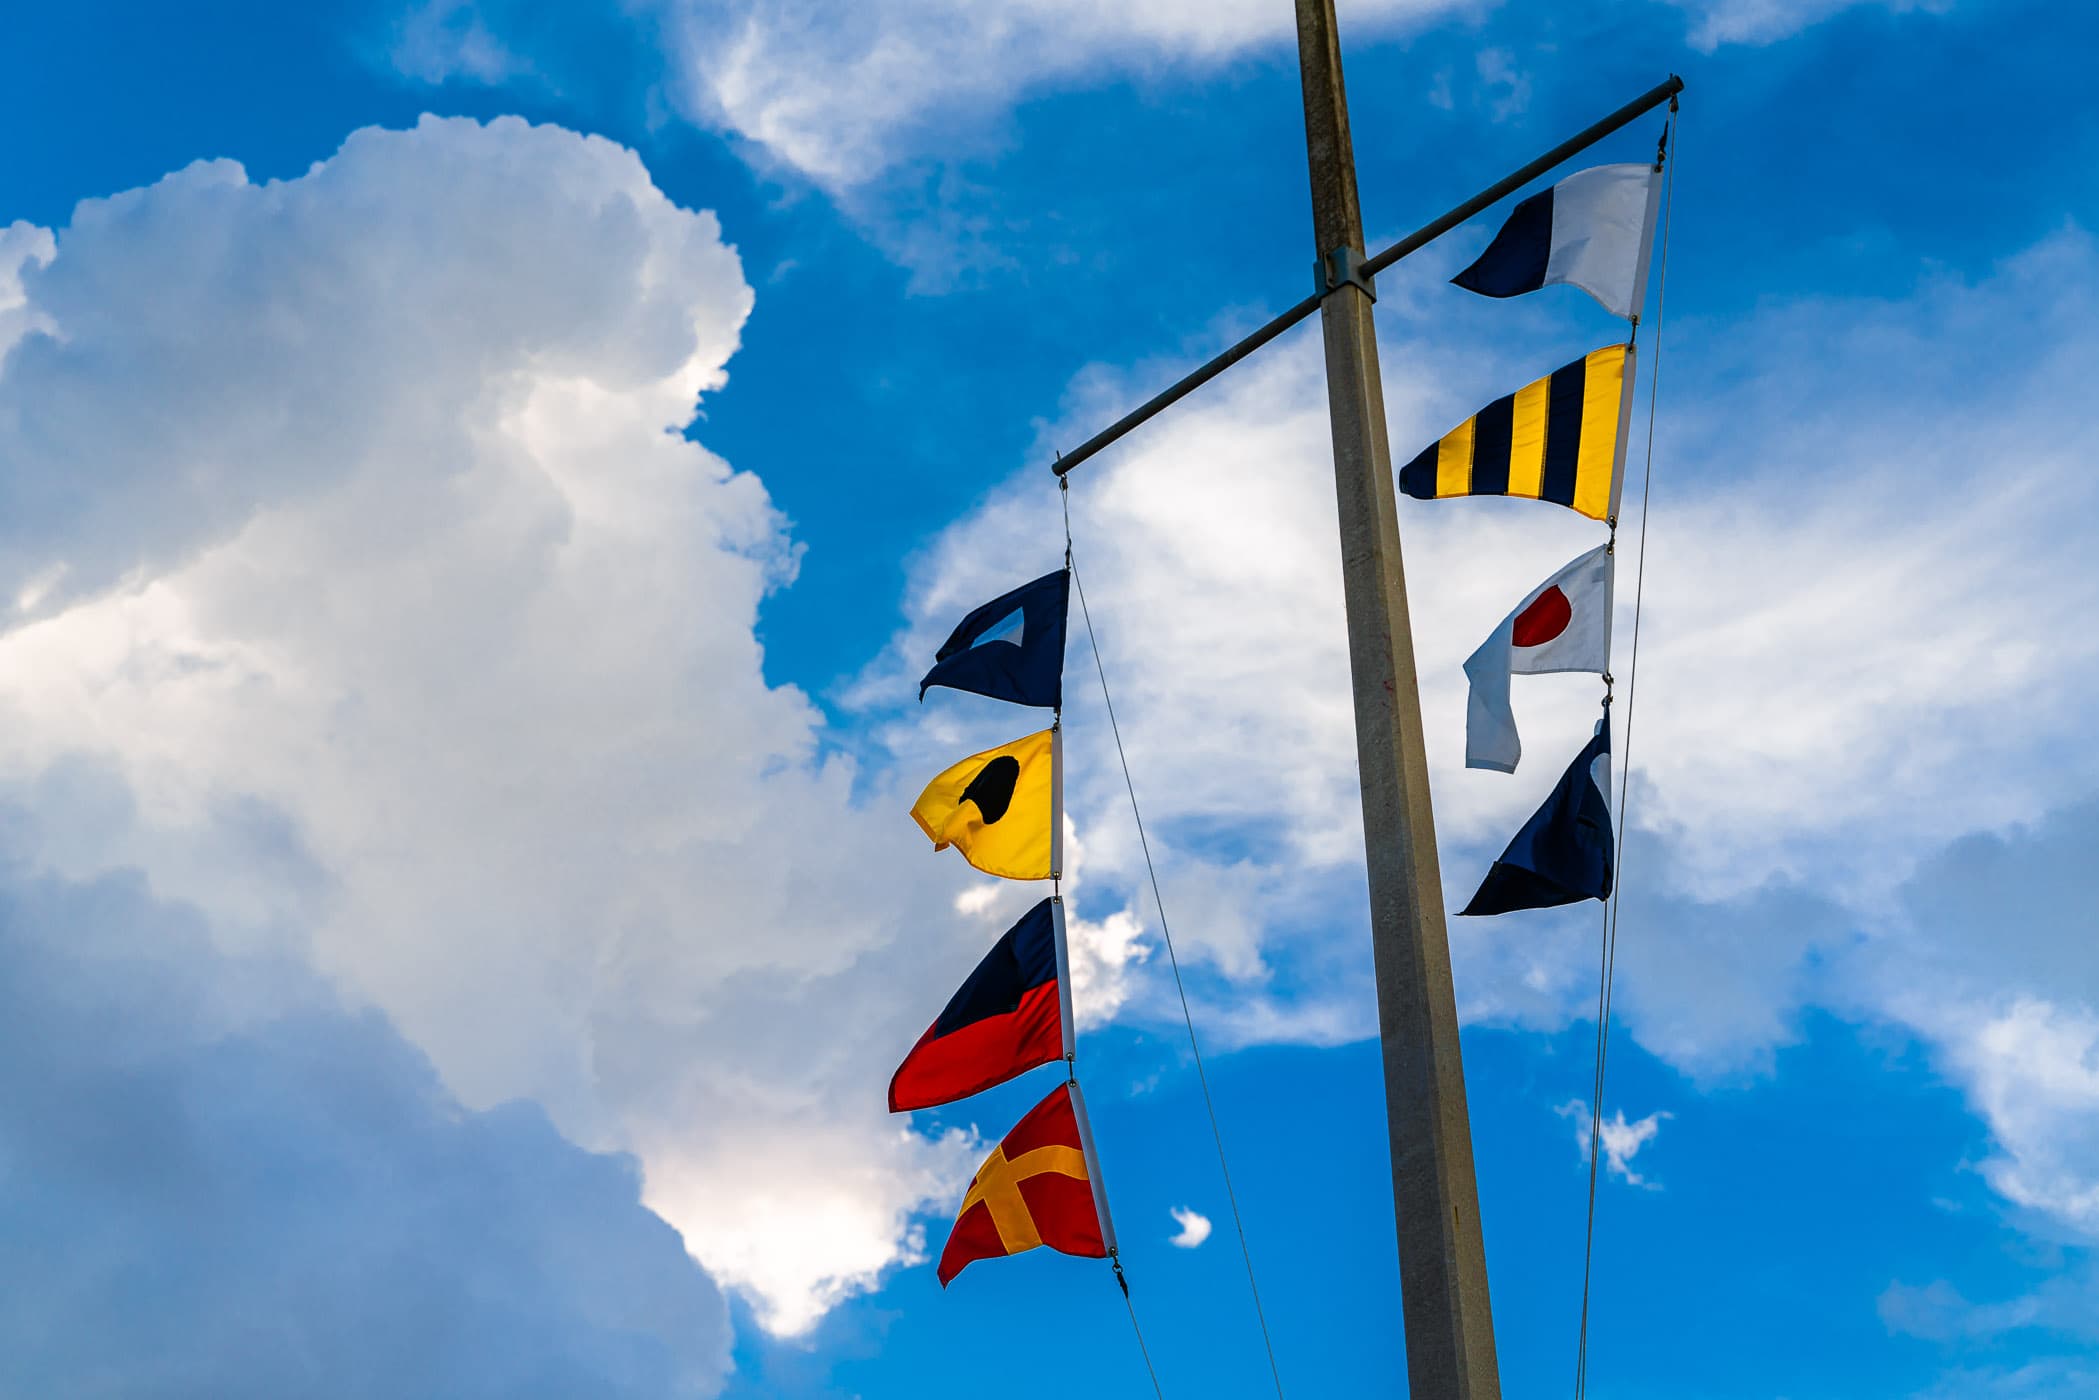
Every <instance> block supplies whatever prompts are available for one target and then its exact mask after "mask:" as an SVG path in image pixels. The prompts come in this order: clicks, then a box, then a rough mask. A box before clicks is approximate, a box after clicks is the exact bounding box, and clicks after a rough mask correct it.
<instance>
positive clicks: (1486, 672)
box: [1465, 544, 1611, 773]
mask: <svg viewBox="0 0 2099 1400" xmlns="http://www.w3.org/2000/svg"><path fill="white" fill-rule="evenodd" d="M1610 669H1611V547H1610V546H1609V545H1607V544H1603V545H1598V546H1597V547H1596V548H1594V549H1592V550H1590V551H1589V552H1588V553H1587V554H1584V555H1583V556H1581V558H1579V559H1576V560H1575V561H1574V562H1573V563H1571V564H1569V565H1567V566H1566V567H1565V568H1563V569H1561V570H1560V571H1559V572H1558V573H1556V574H1554V575H1553V576H1552V577H1551V578H1549V579H1547V580H1545V582H1543V583H1541V584H1539V585H1538V586H1537V587H1536V588H1534V589H1532V590H1531V592H1530V596H1528V597H1526V598H1525V599H1524V600H1523V601H1522V602H1521V603H1519V604H1518V605H1517V607H1516V610H1515V611H1514V612H1512V613H1510V614H1509V615H1508V616H1507V617H1505V618H1503V619H1502V621H1501V626H1499V627H1497V628H1495V629H1494V635H1492V636H1491V637H1489V638H1487V640H1486V641H1484V642H1482V643H1481V644H1480V648H1479V650H1478V651H1475V652H1474V653H1472V655H1471V656H1470V657H1469V658H1467V659H1466V662H1465V677H1466V679H1467V680H1469V681H1470V682H1471V683H1472V690H1471V696H1470V698H1469V699H1468V700H1467V702H1466V705H1465V766H1466V767H1467V768H1492V769H1494V770H1495V771H1496V772H1500V773H1513V772H1515V771H1516V760H1517V759H1519V758H1521V757H1522V756H1523V743H1522V741H1521V740H1520V739H1519V738H1517V736H1516V712H1515V710H1513V709H1512V708H1511V707H1510V705H1509V677H1510V676H1512V675H1524V676H1536V675H1543V674H1546V673H1548V672H1554V671H1594V672H1595V673H1596V674H1598V675H1602V674H1603V673H1604V672H1606V671H1608V670H1610Z"/></svg>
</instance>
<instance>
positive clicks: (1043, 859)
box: [911, 728, 1059, 880]
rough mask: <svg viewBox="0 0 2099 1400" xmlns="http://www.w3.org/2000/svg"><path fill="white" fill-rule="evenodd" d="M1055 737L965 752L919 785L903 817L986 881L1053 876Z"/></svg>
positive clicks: (1050, 731)
mask: <svg viewBox="0 0 2099 1400" xmlns="http://www.w3.org/2000/svg"><path fill="white" fill-rule="evenodd" d="M1058 776H1059V775H1058V773H1057V731H1056V730H1055V729H1054V728H1050V729H1045V730H1043V731H1042V732H1041V733H1039V734H1030V735H1028V736H1027V737H1026V738H1025V739H1015V740H1014V741H1013V742H1012V743H1010V744H1002V745H1000V746H999V747H998V748H995V749H987V750H985V751H984V752H983V753H978V754H971V755H970V756H969V757H968V758H965V759H963V760H962V761H961V762H960V763H958V764H956V765H955V766H954V767H952V768H950V769H948V770H947V771H946V772H944V773H942V774H941V775H940V776H939V777H937V778H935V779H934V780H933V781H932V782H930V783H928V784H926V790H925V791H924V792H922V793H920V794H919V795H918V801H917V802H915V803H913V804H912V805H911V816H912V818H913V819H914V820H915V821H917V823H918V825H919V828H920V829H921V830H923V831H924V832H925V833H926V835H927V836H929V837H931V838H932V840H933V849H934V850H936V851H944V850H946V849H947V848H948V847H949V846H953V847H954V848H955V849H956V850H958V851H960V852H961V853H962V858H963V859H964V860H966V861H968V862H969V863H970V864H971V865H974V866H975V867H976V868H977V869H979V870H981V871H983V872H984V873H985V874H986V875H999V876H1003V877H1004V878H1006V879H1008V880H1047V879H1049V878H1050V876H1051V875H1052V874H1053V873H1054V872H1055V869H1056V866H1055V857H1056V849H1055V848H1056V844H1057V843H1056V841H1055V834H1056V833H1055V816H1054V814H1055V812H1056V789H1057V778H1058Z"/></svg>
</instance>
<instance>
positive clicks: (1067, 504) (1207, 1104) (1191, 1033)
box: [1058, 477, 1283, 1400]
mask: <svg viewBox="0 0 2099 1400" xmlns="http://www.w3.org/2000/svg"><path fill="white" fill-rule="evenodd" d="M1058 484H1059V486H1060V487H1061V488H1062V490H1061V491H1060V495H1061V496H1062V498H1063V501H1064V562H1065V565H1066V567H1068V568H1069V569H1070V570H1071V582H1072V586H1073V587H1074V588H1075V589H1077V590H1078V595H1079V615H1080V616H1081V617H1083V618H1084V619H1085V622H1086V644H1087V646H1088V647H1090V648H1091V649H1092V651H1093V669H1094V672H1095V674H1097V675H1098V676H1099V677H1100V683H1101V703H1102V705H1104V706H1105V707H1106V708H1107V711H1108V732H1109V733H1110V734H1112V735H1113V736H1114V738H1115V757H1116V758H1117V760H1119V761H1120V762H1121V764H1122V783H1123V787H1124V788H1125V789H1126V790H1127V791H1128V792H1129V794H1130V816H1131V817H1132V818H1134V819H1135V821H1136V823H1137V844H1138V846H1139V848H1140V849H1141V850H1142V851H1143V852H1144V869H1145V873H1146V874H1147V875H1149V876H1150V877H1151V886H1152V904H1153V907H1155V908H1156V909H1157V910H1158V911H1159V934H1160V937H1161V939H1162V940H1163V941H1164V942H1165V944H1166V960H1167V962H1168V963H1169V964H1170V965H1171V966H1172V968H1173V987H1174V990H1175V991H1176V992H1177V993H1179V994H1180V998H1181V1021H1182V1023H1183V1024H1184V1025H1186V1026H1187V1028H1188V1049H1189V1050H1190V1051H1191V1052H1192V1053H1193V1054H1194V1056H1195V1079H1196V1083H1197V1084H1199V1085H1201V1086H1202V1091H1203V1108H1204V1109H1205V1110H1206V1111H1207V1112H1208V1113H1209V1115H1210V1138H1211V1141H1213V1142H1215V1143H1216V1144H1217V1169H1218V1171H1219V1172H1221V1173H1222V1174H1223V1176H1224V1196H1225V1200H1226V1202H1227V1203H1228V1204H1229V1205H1230V1206H1231V1208H1232V1228H1233V1229H1234V1230H1235V1231H1237V1232H1238V1235H1239V1257H1240V1258H1241V1259H1243V1260H1245V1261H1246V1286H1247V1289H1248V1290H1249V1291H1250V1292H1251V1293H1252V1294H1253V1299H1254V1319H1255V1320H1256V1321H1257V1322H1259V1323H1260V1325H1261V1346H1262V1347H1263V1348H1264V1349H1265V1350H1266V1351H1267V1353H1268V1374H1269V1376H1270V1378H1271V1379H1273V1380H1274V1382H1275V1393H1276V1400H1282V1395H1283V1373H1282V1371H1281V1369H1280V1368H1278V1367H1277V1365H1276V1361H1275V1342H1274V1341H1273V1340H1272V1339H1271V1338H1270V1337H1269V1335H1268V1314H1267V1312H1266V1310H1264V1309H1263V1308H1262V1306H1261V1285H1260V1284H1259V1283H1257V1282H1256V1281H1255V1279H1254V1256H1253V1251H1252V1250H1251V1249H1250V1248H1248V1246H1247V1243H1246V1222H1245V1221H1243V1220H1242V1219H1241V1218H1240V1216H1239V1195H1238V1193H1237V1192H1236V1191H1234V1190H1233V1189H1232V1169H1231V1166H1230V1165H1229V1164H1228V1163H1227V1162H1226V1161H1225V1155H1224V1133H1223V1131H1222V1130H1220V1129H1219V1128H1218V1126H1217V1105H1216V1103H1215V1102H1214V1101H1213V1100H1212V1099H1211V1097H1210V1076H1209V1074H1208V1072H1207V1071H1205V1070H1204V1068H1203V1052H1202V1047H1201V1046H1200V1045H1198V1044H1197V1043H1196V1039H1195V1014H1194V1013H1193V1012H1192V1011H1190V1010H1189V1009H1188V988H1187V986H1186V984H1184V983H1183V982H1182V980H1181V959H1180V956H1179V954H1177V953H1176V952H1175V951H1174V947H1173V931H1172V930H1171V929H1170V928H1168V927H1167V924H1166V900H1165V897H1164V896H1163V895H1161V894H1160V893H1159V871H1158V868H1157V867H1156V866H1154V865H1153V864H1152V848H1151V842H1150V840H1149V838H1147V837H1146V836H1145V834H1144V814H1143V813H1142V812H1141V811H1139V810H1138V807H1137V784H1136V782H1135V780H1133V779H1132V778H1131V777H1130V759H1129V755H1128V754H1127V753H1125V752H1124V751H1123V747H1122V727H1121V725H1119V724H1118V723H1117V722H1116V719H1115V701H1114V700H1113V699H1112V698H1111V697H1110V696H1109V694H1108V671H1107V667H1106V666H1104V665H1103V664H1102V662H1101V648H1100V640H1099V638H1097V637H1096V636H1095V635H1094V631H1093V612H1092V610H1091V609H1090V608H1088V607H1087V606H1086V585H1085V583H1084V582H1082V581H1081V580H1080V578H1079V566H1078V562H1077V560H1076V559H1074V558H1073V556H1072V546H1071V479H1070V478H1069V477H1059V478H1058Z"/></svg>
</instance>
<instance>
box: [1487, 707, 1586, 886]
mask: <svg viewBox="0 0 2099 1400" xmlns="http://www.w3.org/2000/svg"><path fill="white" fill-rule="evenodd" d="M1610 786H1611V717H1610V713H1609V712H1608V711H1606V712H1605V713H1604V717H1603V718H1602V719H1600V720H1598V721H1597V722H1596V737H1595V738H1593V739H1591V740H1590V741H1589V744H1588V747H1587V748H1585V749H1583V750H1582V751H1581V752H1580V753H1579V754H1577V755H1576V756H1575V759H1574V762H1573V763H1571V764H1569V765H1568V767H1567V772H1566V773H1565V774H1564V775H1563V776H1562V777H1561V778H1560V782H1559V786H1557V787H1555V788H1554V789H1553V790H1552V796H1550V797H1548V798H1546V799H1545V805H1544V806H1542V807H1540V808H1539V809H1538V810H1537V811H1536V812H1534V813H1532V814H1531V819H1530V820H1529V821H1527V822H1525V823H1524V824H1523V830H1521V831H1519V832H1517V833H1516V839H1515V840H1513V841H1511V842H1509V848H1508V849H1507V850H1506V851H1503V852H1502V853H1501V859H1500V860H1497V861H1495V862H1494V867H1493V869H1491V870H1489V871H1488V872H1487V878H1486V879H1484V880H1482V881H1481V882H1480V887H1479V893H1477V894H1475V895H1474V896H1472V903H1470V904H1468V905H1466V906H1465V907H1464V909H1463V910H1461V911H1460V912H1461V913H1465V914H1506V913H1508V912H1509V911H1510V910H1512V909H1550V908H1552V907H1553V906H1554V905H1557V904H1573V903H1574V902H1575V901H1577V900H1582V899H1608V898H1609V897H1610V894H1611V803H1610V798H1609V797H1608V795H1607V794H1608V791H1609V789H1610Z"/></svg>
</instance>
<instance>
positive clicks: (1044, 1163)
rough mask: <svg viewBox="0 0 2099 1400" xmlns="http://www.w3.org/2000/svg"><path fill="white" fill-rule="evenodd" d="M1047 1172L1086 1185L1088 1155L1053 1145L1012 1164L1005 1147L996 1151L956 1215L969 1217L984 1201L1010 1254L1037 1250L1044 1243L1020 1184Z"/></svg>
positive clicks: (979, 1170) (985, 1161)
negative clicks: (979, 1202)
mask: <svg viewBox="0 0 2099 1400" xmlns="http://www.w3.org/2000/svg"><path fill="white" fill-rule="evenodd" d="M1044 1172H1056V1173H1058V1174H1059V1175H1061V1176H1069V1177H1075V1178H1077V1179H1078V1180H1080V1181H1084V1180H1086V1154H1085V1153H1083V1152H1081V1151H1080V1150H1079V1149H1078V1148H1076V1147H1065V1146H1063V1145H1061V1144H1053V1145H1051V1146H1049V1147H1038V1148H1035V1149H1034V1150H1033V1151H1031V1152H1023V1153H1021V1154H1020V1156H1018V1157H1016V1158H1014V1159H1013V1160H1012V1161H1010V1162H1009V1161H1007V1160H1006V1149H1005V1148H1004V1147H996V1148H993V1149H992V1152H991V1155H990V1156H989V1157H987V1158H986V1159H985V1160H984V1165H983V1166H981V1167H979V1168H977V1175H976V1179H975V1180H974V1181H972V1182H970V1183H969V1194H968V1195H967V1196H964V1197H963V1198H962V1209H961V1210H960V1211H958V1212H956V1214H957V1216H958V1217H960V1216H963V1215H967V1214H969V1208H970V1207H971V1206H973V1205H975V1204H976V1203H977V1202H978V1201H982V1202H983V1203H984V1208H985V1209H986V1210H988V1211H990V1212H991V1224H992V1226H993V1228H995V1229H996V1230H997V1231H998V1239H999V1243H1000V1244H1002V1245H1004V1246H1005V1247H1006V1253H1008V1254H1018V1253H1020V1252H1021V1251H1022V1250H1027V1249H1033V1248H1034V1247H1035V1246H1036V1245H1038V1244H1041V1243H1042V1236H1041V1235H1040V1234H1038V1233H1036V1230H1035V1217H1034V1216H1032V1215H1030V1214H1029V1213H1028V1203H1027V1202H1026V1201H1024V1200H1022V1199H1021V1195H1020V1183H1021V1182H1023V1181H1026V1180H1027V1179H1028V1178H1029V1177H1031V1176H1040V1175H1042V1174H1043V1173H1044Z"/></svg>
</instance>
